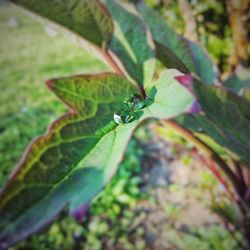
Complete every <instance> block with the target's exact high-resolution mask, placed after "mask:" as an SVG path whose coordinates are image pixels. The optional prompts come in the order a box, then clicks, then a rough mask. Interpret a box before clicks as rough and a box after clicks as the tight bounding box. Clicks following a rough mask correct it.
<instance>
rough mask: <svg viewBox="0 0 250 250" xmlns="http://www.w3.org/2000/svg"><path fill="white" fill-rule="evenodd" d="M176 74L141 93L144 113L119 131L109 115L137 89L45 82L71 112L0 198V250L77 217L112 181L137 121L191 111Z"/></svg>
mask: <svg viewBox="0 0 250 250" xmlns="http://www.w3.org/2000/svg"><path fill="white" fill-rule="evenodd" d="M177 75H180V73H179V72H178V71H176V70H168V71H166V72H164V73H163V74H162V75H161V76H160V78H159V79H158V80H157V81H156V82H155V83H151V84H150V85H148V86H147V87H146V93H147V95H148V97H147V99H146V100H145V107H144V108H143V109H141V110H137V111H136V112H137V114H138V115H137V116H136V119H134V120H133V121H131V122H129V123H126V124H121V125H117V124H116V123H115V122H114V120H113V115H114V113H115V112H116V111H117V110H119V109H120V108H121V107H122V106H123V105H124V103H123V102H124V100H127V99H128V97H129V96H131V94H136V92H137V89H135V88H134V87H132V85H131V84H130V83H129V82H128V81H127V80H126V79H125V78H122V77H120V76H118V75H115V74H100V75H95V76H89V75H82V76H74V77H69V78H62V79H55V80H51V81H48V86H49V87H50V88H51V89H52V90H53V91H54V92H55V93H56V95H57V96H59V97H60V98H61V99H62V100H63V101H64V102H65V103H66V104H67V105H68V106H69V107H70V108H71V109H72V111H71V112H69V113H67V114H65V115H64V116H62V117H61V118H59V119H58V120H57V121H55V122H54V123H53V124H52V125H51V126H50V128H49V130H48V132H47V134H46V135H45V136H42V137H40V138H38V139H36V140H35V141H34V142H33V143H32V144H31V145H30V147H29V148H28V149H27V151H26V153H25V155H24V157H23V159H22V160H21V162H20V164H19V166H18V167H17V169H16V170H15V171H14V173H13V174H12V176H11V178H10V180H9V181H8V182H7V184H6V186H5V187H4V189H3V190H2V192H1V195H0V214H1V217H0V246H1V247H2V248H3V249H5V248H7V247H9V246H10V245H13V244H15V243H16V242H18V241H20V240H21V239H23V238H25V237H27V236H28V235H30V234H32V233H34V232H36V231H38V230H39V229H41V228H42V227H43V226H44V225H46V224H48V223H49V222H51V221H52V220H53V218H55V217H56V216H57V215H58V213H59V212H61V211H62V210H63V209H65V208H67V207H68V208H69V211H70V213H73V214H75V213H76V214H78V213H77V211H79V209H80V210H81V209H83V210H84V211H85V210H86V206H88V204H89V203H90V202H91V200H92V199H93V197H94V196H95V195H96V194H97V193H98V192H99V191H100V190H101V189H102V187H103V186H104V185H105V184H106V183H107V182H108V181H109V180H110V178H111V177H112V176H113V175H114V173H115V172H116V170H117V166H118V164H119V162H120V161H121V158H122V155H123V152H124V150H125V148H126V145H127V143H128V141H129V138H130V137H131V135H132V132H133V130H134V129H135V128H136V127H137V126H138V125H139V123H140V122H142V121H143V120H145V119H147V118H163V119H165V118H166V119H167V118H172V117H174V116H176V115H179V114H181V113H184V112H185V111H187V110H189V108H190V107H191V106H192V103H193V101H194V98H193V97H192V95H191V94H190V93H189V92H188V91H187V90H186V89H185V88H184V87H182V86H181V85H180V84H179V83H178V82H177V81H176V80H175V78H174V77H175V76H177Z"/></svg>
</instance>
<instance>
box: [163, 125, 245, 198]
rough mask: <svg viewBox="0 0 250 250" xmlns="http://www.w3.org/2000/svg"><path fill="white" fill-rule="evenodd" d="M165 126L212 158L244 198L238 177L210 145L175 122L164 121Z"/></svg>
mask: <svg viewBox="0 0 250 250" xmlns="http://www.w3.org/2000/svg"><path fill="white" fill-rule="evenodd" d="M161 122H162V124H163V125H164V126H167V127H171V129H173V130H175V131H176V132H177V133H179V134H180V135H181V136H182V137H184V138H185V139H187V140H189V141H191V142H192V143H193V144H194V145H195V146H196V147H197V148H198V149H199V150H200V151H202V152H203V153H205V154H206V155H207V156H208V157H210V158H211V159H212V160H214V161H215V162H216V163H217V165H218V166H219V167H220V168H221V169H222V170H223V171H224V173H225V174H226V175H227V176H228V178H229V179H230V180H231V182H232V183H233V186H234V188H235V190H236V191H237V193H238V194H239V196H240V197H241V198H242V191H243V190H242V188H241V186H242V185H241V182H240V180H239V179H238V178H237V176H236V175H235V174H234V172H233V171H232V170H231V169H230V167H229V166H228V165H227V164H226V163H225V162H224V161H223V160H222V159H221V158H220V156H219V155H217V153H216V152H215V151H214V150H213V149H212V148H210V147H209V146H208V145H206V144H205V143H204V142H202V141H201V140H200V139H199V138H197V137H196V136H195V135H194V134H193V133H192V132H190V131H189V130H188V129H186V128H184V127H181V126H180V125H178V124H177V123H176V122H175V121H173V120H162V121H161Z"/></svg>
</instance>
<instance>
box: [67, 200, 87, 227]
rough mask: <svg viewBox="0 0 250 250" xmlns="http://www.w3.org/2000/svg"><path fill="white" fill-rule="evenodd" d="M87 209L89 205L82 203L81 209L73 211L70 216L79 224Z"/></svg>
mask: <svg viewBox="0 0 250 250" xmlns="http://www.w3.org/2000/svg"><path fill="white" fill-rule="evenodd" d="M88 209H89V203H84V204H83V205H82V206H81V207H79V208H77V209H76V210H74V211H73V212H72V213H71V214H72V216H73V217H74V218H75V220H76V221H77V222H78V223H80V222H81V221H82V219H83V218H84V217H85V215H86V213H87V211H88Z"/></svg>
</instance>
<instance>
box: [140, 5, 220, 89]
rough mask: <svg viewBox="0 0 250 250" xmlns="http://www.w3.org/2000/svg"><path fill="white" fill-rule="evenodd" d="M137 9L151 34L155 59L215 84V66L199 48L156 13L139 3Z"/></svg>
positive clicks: (169, 66)
mask: <svg viewBox="0 0 250 250" xmlns="http://www.w3.org/2000/svg"><path fill="white" fill-rule="evenodd" d="M137 8H138V10H139V12H140V14H141V15H142V18H143V19H144V21H145V22H146V23H147V25H148V26H149V28H150V30H151V32H152V35H153V39H154V41H155V43H156V51H157V57H158V58H159V59H160V60H161V62H162V63H163V64H164V65H165V66H166V67H168V68H176V69H178V70H180V71H181V72H183V73H188V72H193V73H196V74H197V75H198V76H200V78H201V79H202V80H203V81H204V82H205V83H207V84H213V83H215V82H216V79H217V74H216V72H215V66H214V65H213V63H212V61H211V59H210V58H209V57H208V55H207V54H206V52H205V51H204V50H203V49H202V48H201V47H200V46H198V45H197V44H195V43H193V42H191V41H188V40H187V39H185V38H183V37H182V36H181V35H179V34H177V33H176V32H175V30H174V29H173V28H172V27H170V26H169V25H168V24H167V22H166V21H165V20H164V19H163V18H162V17H161V16H160V15H159V14H158V13H157V12H155V11H154V10H152V9H150V8H149V7H147V6H146V5H145V4H143V3H141V2H140V3H139V4H137Z"/></svg>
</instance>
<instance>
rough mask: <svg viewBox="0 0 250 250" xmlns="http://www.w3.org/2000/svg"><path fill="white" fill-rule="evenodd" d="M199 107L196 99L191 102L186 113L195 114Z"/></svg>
mask: <svg viewBox="0 0 250 250" xmlns="http://www.w3.org/2000/svg"><path fill="white" fill-rule="evenodd" d="M200 110H201V108H200V104H199V102H198V101H197V100H195V101H194V102H193V104H192V106H191V107H190V108H189V110H188V113H190V114H195V113H198V112H200Z"/></svg>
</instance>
